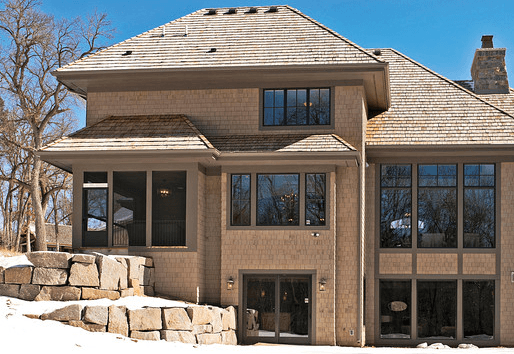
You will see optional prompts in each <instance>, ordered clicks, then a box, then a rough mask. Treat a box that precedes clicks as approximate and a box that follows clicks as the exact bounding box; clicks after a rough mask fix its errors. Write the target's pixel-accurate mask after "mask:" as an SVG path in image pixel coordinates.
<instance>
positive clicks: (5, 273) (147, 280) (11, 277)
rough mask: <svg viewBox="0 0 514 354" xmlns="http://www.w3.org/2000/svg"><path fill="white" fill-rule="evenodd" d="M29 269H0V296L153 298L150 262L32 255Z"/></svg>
mask: <svg viewBox="0 0 514 354" xmlns="http://www.w3.org/2000/svg"><path fill="white" fill-rule="evenodd" d="M26 256H27V259H28V260H29V262H30V263H31V264H32V265H24V266H14V267H10V268H6V269H3V268H2V267H0V296H10V297H17V298H20V299H23V300H28V301H33V300H36V301H41V300H42V301H50V300H51V301H71V300H95V299H101V298H107V299H111V300H117V299H119V298H120V297H125V296H134V295H136V296H141V295H150V296H151V295H154V268H153V261H152V259H151V258H144V257H133V256H106V255H103V254H99V253H93V254H70V253H65V252H31V253H27V254H26Z"/></svg>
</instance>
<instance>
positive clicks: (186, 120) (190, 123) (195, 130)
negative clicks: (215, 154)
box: [180, 114, 217, 150]
mask: <svg viewBox="0 0 514 354" xmlns="http://www.w3.org/2000/svg"><path fill="white" fill-rule="evenodd" d="M180 116H181V118H182V119H183V120H184V122H185V123H186V124H187V125H188V126H189V127H190V128H191V129H192V130H193V132H195V133H196V135H198V137H199V138H200V140H202V142H203V143H204V144H205V145H206V146H207V147H208V148H209V149H215V150H217V149H216V148H215V147H214V145H212V144H211V142H210V141H209V139H207V138H206V137H205V135H204V134H203V133H202V132H201V131H200V130H199V129H198V128H197V127H196V126H195V125H194V124H193V122H191V121H190V120H189V118H187V116H186V115H185V114H181V115H180Z"/></svg>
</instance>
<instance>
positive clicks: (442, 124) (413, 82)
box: [366, 49, 514, 147]
mask: <svg viewBox="0 0 514 354" xmlns="http://www.w3.org/2000/svg"><path fill="white" fill-rule="evenodd" d="M381 53H382V55H381V56H382V57H383V58H384V59H385V60H386V61H387V62H388V63H389V72H390V80H391V85H390V87H391V108H390V109H389V110H387V111H385V112H382V113H380V114H378V115H376V116H375V117H373V118H371V119H370V120H369V121H368V123H367V137H366V144H367V146H368V147H373V146H380V147H385V146H412V145H417V146H427V145H478V144H484V145H501V144H514V117H513V116H511V115H509V113H508V110H507V109H501V108H498V107H497V106H495V105H493V104H492V103H493V100H492V97H491V98H489V100H488V99H486V98H485V97H486V96H487V95H476V94H474V93H472V92H471V91H468V90H467V89H465V88H464V87H463V86H461V85H460V84H457V83H455V82H453V81H451V80H448V79H446V78H445V77H443V76H441V75H439V74H437V73H435V72H433V71H431V70H430V69H428V68H426V67H424V66H423V65H421V64H419V63H417V62H415V61H414V60H412V59H410V58H408V57H406V56H405V55H403V54H401V53H399V52H397V51H395V50H393V49H382V50H381ZM507 96H508V95H507ZM513 107H514V105H513ZM511 112H512V111H511Z"/></svg>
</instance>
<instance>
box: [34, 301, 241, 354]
mask: <svg viewBox="0 0 514 354" xmlns="http://www.w3.org/2000/svg"><path fill="white" fill-rule="evenodd" d="M26 316H27V317H30V318H38V319H41V320H55V321H61V322H63V323H66V324H68V325H71V326H75V327H80V328H83V329H86V330H88V331H91V332H110V333H117V334H121V335H124V336H128V337H130V338H134V339H144V340H161V339H162V340H166V341H169V342H174V341H178V342H183V343H191V344H231V345H236V344H237V337H236V333H235V329H236V311H235V309H234V308H233V307H232V306H230V307H228V308H226V309H221V308H217V307H211V306H190V307H187V308H183V307H172V308H167V307H163V308H161V307H147V308H142V309H135V310H131V309H127V308H126V307H124V306H115V305H112V306H85V307H83V306H82V305H80V304H73V305H70V306H66V307H64V308H61V309H58V310H55V311H53V312H50V313H45V314H43V315H41V316H37V315H26Z"/></svg>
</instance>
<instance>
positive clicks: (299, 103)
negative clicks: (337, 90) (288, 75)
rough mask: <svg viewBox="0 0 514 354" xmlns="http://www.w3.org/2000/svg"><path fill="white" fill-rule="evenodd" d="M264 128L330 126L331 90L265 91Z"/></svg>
mask: <svg viewBox="0 0 514 354" xmlns="http://www.w3.org/2000/svg"><path fill="white" fill-rule="evenodd" d="M263 101H264V102H263V103H264V126H282V125H329V124H330V89H329V88H301V89H276V90H264V100H263Z"/></svg>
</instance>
